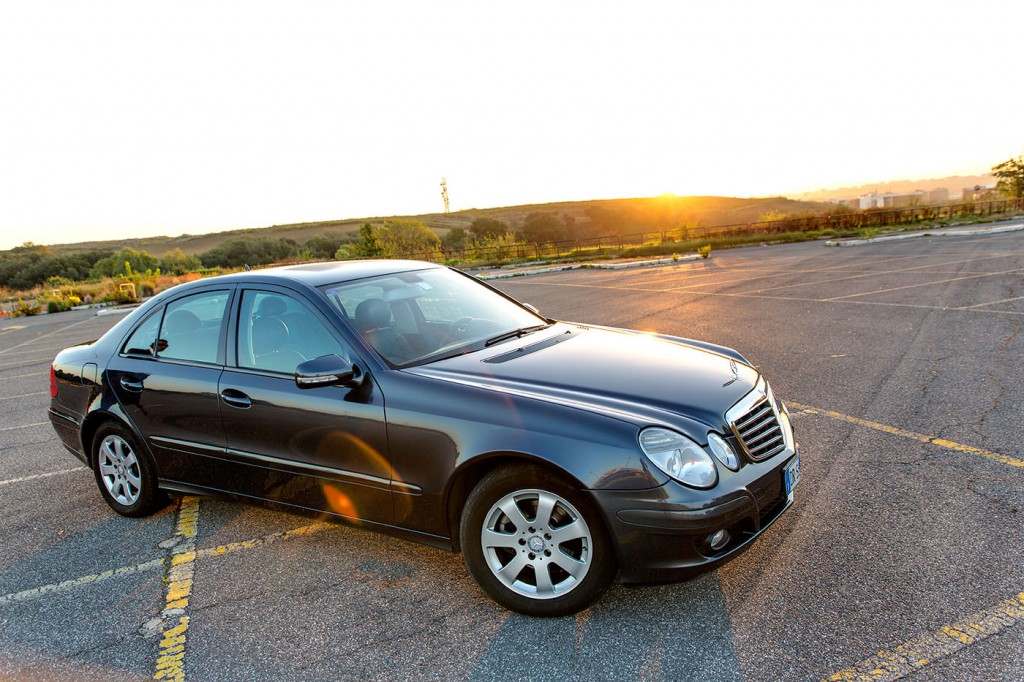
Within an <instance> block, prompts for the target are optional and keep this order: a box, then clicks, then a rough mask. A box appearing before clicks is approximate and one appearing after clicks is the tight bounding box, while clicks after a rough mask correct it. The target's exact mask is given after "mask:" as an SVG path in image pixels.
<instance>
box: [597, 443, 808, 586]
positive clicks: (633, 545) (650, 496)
mask: <svg viewBox="0 0 1024 682" xmlns="http://www.w3.org/2000/svg"><path fill="white" fill-rule="evenodd" d="M799 452H800V451H799V448H796V452H795V453H793V454H791V455H790V456H788V457H787V456H778V457H773V458H772V459H770V460H768V461H766V462H762V463H760V464H748V465H746V466H744V467H743V468H741V469H740V471H738V472H736V473H731V472H730V475H729V477H728V479H726V480H722V481H720V483H719V485H718V486H716V487H715V489H713V490H711V491H697V490H693V489H690V488H687V487H686V486H683V485H681V484H678V483H675V482H669V483H666V484H665V485H663V486H661V487H659V488H655V489H652V490H635V491H600V490H594V491H591V492H592V494H593V496H594V499H595V501H596V502H597V505H598V507H599V508H600V509H601V511H602V512H603V513H604V517H605V520H606V522H607V524H608V527H609V530H610V531H611V536H612V538H613V543H615V545H616V553H617V555H618V559H619V570H620V575H619V577H620V580H621V581H622V582H623V583H658V582H676V581H680V580H688V579H690V578H693V577H696V576H697V575H700V574H701V573H705V572H707V571H709V570H712V569H713V568H715V567H717V566H719V565H721V564H723V563H725V562H726V561H728V560H729V559H731V558H733V557H735V556H736V555H738V554H739V553H741V552H742V551H743V550H745V549H746V548H747V547H749V546H750V544H751V543H752V542H753V541H754V540H755V539H756V538H757V537H758V536H759V535H760V534H761V533H763V532H764V531H765V529H767V528H768V526H770V525H771V524H772V523H774V522H775V520H776V519H778V518H779V516H781V515H782V513H783V512H784V511H786V510H787V509H789V507H790V506H792V500H791V499H790V498H789V497H788V496H787V495H786V487H785V485H786V484H785V480H784V475H783V468H784V467H785V466H786V464H788V463H789V462H790V461H792V460H793V459H794V458H795V457H799ZM723 489H724V490H725V491H726V492H723ZM718 530H727V531H728V532H729V536H730V539H729V541H728V542H727V543H726V544H724V545H723V546H722V547H720V548H718V549H712V548H711V546H710V545H709V542H708V538H709V536H710V535H711V534H713V533H715V532H716V531H718Z"/></svg>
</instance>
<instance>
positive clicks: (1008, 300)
mask: <svg viewBox="0 0 1024 682" xmlns="http://www.w3.org/2000/svg"><path fill="white" fill-rule="evenodd" d="M1021 300H1024V296H1014V297H1013V298H1004V299H1003V300H1001V301H992V302H990V303H975V304H974V305H965V306H961V307H959V308H957V310H971V309H973V308H982V307H984V306H987V305H999V304H1000V303H1012V302H1013V301H1021Z"/></svg>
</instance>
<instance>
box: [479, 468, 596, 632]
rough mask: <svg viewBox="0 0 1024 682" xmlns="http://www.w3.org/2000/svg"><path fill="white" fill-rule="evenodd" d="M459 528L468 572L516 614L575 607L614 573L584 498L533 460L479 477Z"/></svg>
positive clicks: (560, 612)
mask: <svg viewBox="0 0 1024 682" xmlns="http://www.w3.org/2000/svg"><path fill="white" fill-rule="evenodd" d="M460 534H461V535H460V537H461V541H462V555H463V560H464V561H465V562H466V566H467V567H468V568H469V571H470V573H471V574H472V575H473V578H474V579H475V580H476V581H477V583H478V584H479V585H480V587H482V588H483V589H484V591H485V592H487V593H488V594H489V595H490V596H491V597H492V598H493V599H494V600H495V601H496V602H498V603H499V604H501V605H502V606H504V607H506V608H508V609H511V610H513V611H518V612H519V613H524V614H527V615H531V616H564V615H569V614H573V613H576V612H577V611H580V610H582V609H585V608H586V607H587V606H589V605H590V604H592V603H593V602H594V601H595V600H596V599H597V598H598V597H599V596H600V595H601V593H602V592H603V591H604V590H605V588H606V587H607V586H608V584H609V583H610V582H611V580H612V578H613V577H614V576H615V571H616V564H615V558H614V556H613V552H612V547H611V542H610V540H609V538H608V534H607V532H606V531H605V529H604V525H603V523H602V521H601V519H600V518H599V517H598V515H597V513H596V512H595V511H594V509H593V506H592V505H591V503H590V501H589V500H587V499H586V498H585V497H584V496H583V495H582V494H581V493H580V492H579V491H578V490H576V489H574V488H572V487H570V486H569V485H566V484H565V483H563V482H562V481H561V480H559V479H557V478H555V477H554V476H552V475H551V474H549V473H548V472H545V471H543V470H540V469H536V468H534V467H527V466H523V467H514V468H508V469H499V470H497V471H493V472H491V473H490V474H488V475H487V476H485V477H484V478H483V480H481V481H480V483H479V484H478V485H477V486H476V488H474V489H473V492H472V493H471V494H470V496H469V499H468V500H466V506H465V508H464V509H463V512H462V524H461V529H460Z"/></svg>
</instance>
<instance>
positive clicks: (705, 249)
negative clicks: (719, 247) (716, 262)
mask: <svg viewBox="0 0 1024 682" xmlns="http://www.w3.org/2000/svg"><path fill="white" fill-rule="evenodd" d="M697 253H699V254H700V257H701V258H709V257H710V256H711V244H704V245H703V246H698V247H697Z"/></svg>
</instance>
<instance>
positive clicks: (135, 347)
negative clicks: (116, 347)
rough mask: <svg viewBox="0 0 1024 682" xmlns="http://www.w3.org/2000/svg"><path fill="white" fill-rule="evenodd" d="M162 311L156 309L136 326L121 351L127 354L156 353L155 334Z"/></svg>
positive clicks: (158, 327) (158, 328)
mask: <svg viewBox="0 0 1024 682" xmlns="http://www.w3.org/2000/svg"><path fill="white" fill-rule="evenodd" d="M163 312H164V311H163V309H160V310H157V311H156V312H155V313H153V314H152V315H150V316H149V317H147V318H146V319H145V321H144V322H143V323H142V324H140V325H139V326H138V327H136V328H135V331H134V332H132V335H131V336H129V337H128V341H126V342H125V344H124V348H123V349H122V351H121V352H122V353H127V354H129V355H150V356H152V355H156V352H155V351H156V334H157V332H158V331H159V330H160V319H161V315H163Z"/></svg>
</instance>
